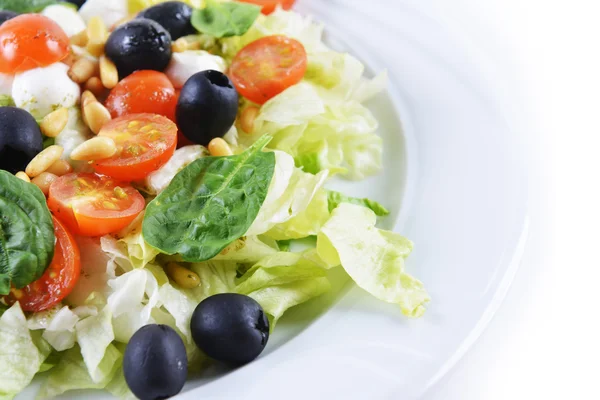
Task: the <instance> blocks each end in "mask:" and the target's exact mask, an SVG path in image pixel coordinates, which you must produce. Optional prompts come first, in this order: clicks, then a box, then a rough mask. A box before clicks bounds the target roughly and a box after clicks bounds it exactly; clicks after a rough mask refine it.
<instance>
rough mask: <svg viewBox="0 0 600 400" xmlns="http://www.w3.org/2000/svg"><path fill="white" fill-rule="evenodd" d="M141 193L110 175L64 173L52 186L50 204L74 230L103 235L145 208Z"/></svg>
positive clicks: (71, 229)
mask: <svg viewBox="0 0 600 400" xmlns="http://www.w3.org/2000/svg"><path fill="white" fill-rule="evenodd" d="M144 206H145V202H144V198H143V197H142V195H141V194H140V193H139V192H138V191H137V190H135V189H134V188H133V187H131V186H129V185H127V184H124V183H121V182H118V181H115V180H114V179H112V178H109V177H108V176H99V175H94V174H87V173H72V174H67V175H63V176H61V177H60V178H58V179H56V180H55V181H54V182H52V185H50V192H49V194H48V207H49V208H50V211H52V213H53V214H54V216H55V217H57V218H59V219H60V220H61V221H62V222H63V223H64V224H65V225H66V226H67V227H68V228H69V230H70V231H71V232H73V233H75V234H77V235H82V236H102V235H106V234H109V233H115V232H118V231H120V230H121V229H123V228H125V227H126V226H127V225H129V223H131V221H133V220H134V219H135V217H137V215H138V214H139V213H140V212H142V210H143V209H144Z"/></svg>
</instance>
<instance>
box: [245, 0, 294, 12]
mask: <svg viewBox="0 0 600 400" xmlns="http://www.w3.org/2000/svg"><path fill="white" fill-rule="evenodd" d="M239 1H241V2H244V3H252V4H256V5H258V6H262V10H261V11H262V13H263V14H271V13H272V12H273V11H275V7H277V5H280V6H281V7H282V8H283V9H284V10H289V9H290V8H292V6H293V5H294V3H295V2H296V0H239Z"/></svg>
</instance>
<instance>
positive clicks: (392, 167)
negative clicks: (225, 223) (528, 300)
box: [22, 0, 528, 400]
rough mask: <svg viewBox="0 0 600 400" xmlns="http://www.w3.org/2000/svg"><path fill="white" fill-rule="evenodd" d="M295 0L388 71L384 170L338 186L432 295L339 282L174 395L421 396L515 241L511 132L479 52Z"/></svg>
mask: <svg viewBox="0 0 600 400" xmlns="http://www.w3.org/2000/svg"><path fill="white" fill-rule="evenodd" d="M299 3H300V4H299V10H300V11H301V12H303V13H308V14H312V15H315V17H316V18H317V19H319V20H322V21H323V22H325V23H326V27H327V35H328V40H329V42H330V44H332V45H333V46H334V47H338V48H340V49H343V50H347V51H349V52H351V53H353V54H354V55H356V56H357V57H358V58H360V59H361V60H363V61H364V62H365V63H366V64H367V65H368V66H369V69H370V72H371V73H373V72H375V71H380V70H382V69H384V68H387V69H388V71H389V75H390V78H391V79H390V80H391V85H390V89H389V91H388V93H387V94H383V95H380V96H379V97H378V98H376V99H374V100H373V101H372V102H371V103H370V104H369V106H370V108H371V109H372V110H373V112H374V113H375V115H376V117H377V118H378V120H379V121H380V124H381V134H382V136H383V138H384V143H385V172H384V173H383V174H382V175H381V176H378V177H375V178H373V179H370V180H369V181H366V182H361V183H360V184H354V183H353V184H347V183H346V184H344V183H342V184H338V185H340V186H339V187H341V188H342V189H343V190H345V191H346V192H349V193H350V194H355V195H362V196H365V195H368V196H370V197H373V198H375V199H377V200H380V201H381V202H382V203H384V205H386V206H388V207H389V208H390V209H391V210H392V215H391V216H390V217H388V219H387V220H386V221H384V222H383V223H382V226H383V227H385V228H388V229H394V230H396V231H398V232H401V233H402V234H404V235H406V236H407V237H409V238H411V239H412V240H413V241H414V242H415V251H414V253H413V254H412V255H411V256H410V257H409V260H408V263H407V269H408V271H409V272H410V273H412V274H414V275H415V276H417V277H418V278H419V279H421V280H422V281H423V282H424V283H425V285H426V287H427V289H428V291H429V293H430V294H431V297H432V302H431V304H430V306H429V308H428V311H427V312H426V314H425V316H424V317H423V318H421V319H418V320H408V319H406V318H405V317H403V316H402V315H401V313H400V311H399V309H398V308H396V307H395V306H392V305H386V304H382V303H381V302H379V301H377V300H375V299H373V298H371V297H370V296H368V295H367V294H365V293H364V292H362V291H361V290H360V289H358V288H356V287H354V286H352V285H346V286H344V285H342V284H340V285H339V287H337V288H336V291H335V292H334V293H333V294H332V295H329V296H328V297H327V298H326V299H325V302H323V299H320V301H319V302H318V303H316V302H313V303H312V304H308V305H307V306H305V307H302V306H301V307H297V308H296V309H294V310H292V311H291V312H290V313H289V315H286V316H285V317H284V318H283V319H282V320H281V321H280V323H279V324H278V326H277V329H276V332H275V334H274V335H273V336H272V338H271V340H270V342H269V345H268V347H267V350H266V351H265V353H264V354H263V355H262V356H261V357H260V358H259V359H258V360H257V361H255V362H253V363H251V364H250V365H247V366H245V367H242V368H240V369H238V370H235V371H233V372H229V373H226V374H223V371H219V370H218V369H216V368H215V369H211V370H209V371H206V373H205V375H204V376H203V377H202V378H201V379H197V380H195V381H193V382H190V383H189V384H188V385H186V388H185V389H184V393H182V394H181V395H180V396H179V398H181V399H189V400H192V399H233V398H235V399H239V398H244V399H253V400H254V399H256V400H263V399H265V398H267V399H271V398H273V399H278V398H285V399H324V398H345V399H364V398H377V399H379V398H402V399H413V398H418V397H421V396H422V394H423V393H425V392H426V391H427V390H428V389H429V388H430V387H431V386H432V385H434V384H435V383H436V382H437V381H439V379H440V378H441V377H442V376H443V375H444V374H445V373H446V372H447V371H448V370H449V369H450V368H451V367H452V366H453V365H454V364H455V363H456V361H458V359H459V358H460V357H461V356H462V355H463V354H464V353H465V351H466V350H467V349H468V348H469V346H470V345H471V344H472V343H473V341H474V340H475V339H476V338H477V337H478V335H479V334H480V333H481V331H482V330H483V328H484V327H485V325H486V324H487V322H488V321H489V319H490V318H491V316H492V314H493V312H494V311H495V309H496V308H497V306H498V304H499V302H500V300H501V299H502V297H503V296H504V294H505V292H506V290H507V288H508V285H509V283H510V281H511V280H512V277H513V275H514V273H515V271H516V267H517V265H518V262H519V258H520V255H521V253H522V248H523V246H524V243H525V240H526V236H527V224H528V222H527V221H528V219H527V191H526V188H527V182H526V173H525V172H524V169H523V166H522V163H521V157H520V150H521V149H520V147H519V146H520V145H519V141H518V140H516V136H515V133H514V132H511V131H510V130H509V129H508V127H507V125H506V122H505V119H504V117H503V116H502V115H501V113H500V112H499V110H498V107H497V102H496V101H495V100H494V91H493V90H492V89H491V86H490V85H488V84H487V79H488V76H487V75H486V71H485V68H483V66H484V65H486V64H485V60H483V59H482V58H481V56H480V55H479V53H477V52H476V51H475V49H473V48H469V47H468V46H465V44H464V42H463V41H461V40H459V38H458V37H457V36H456V35H454V34H452V32H448V31H446V30H444V29H442V28H441V26H440V25H439V24H437V23H436V22H435V20H433V19H431V18H429V17H427V16H426V15H425V14H423V13H422V12H421V11H419V10H418V9H416V8H412V7H415V6H414V5H412V6H408V5H406V4H405V3H403V2H401V1H397V2H396V1H394V2H389V3H388V2H385V1H379V3H382V4H384V5H385V6H383V7H381V6H380V7H373V4H372V2H364V1H362V0H361V1H359V0H343V1H342V0H337V1H331V0H330V1H325V0H301V1H299ZM342 286H344V287H342ZM328 306H331V308H330V309H327V308H328ZM31 394H32V392H31V391H28V392H27V393H24V394H23V395H22V396H23V398H27V397H29V396H30V395H31ZM104 396H105V395H101V394H95V395H94V396H93V397H94V398H102V397H104ZM81 397H82V398H90V397H92V396H89V394H88V393H86V394H84V395H82V396H81ZM65 398H73V395H72V394H70V395H68V396H65Z"/></svg>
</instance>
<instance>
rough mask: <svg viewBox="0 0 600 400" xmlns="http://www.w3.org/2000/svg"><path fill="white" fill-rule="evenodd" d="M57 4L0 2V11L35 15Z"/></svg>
mask: <svg viewBox="0 0 600 400" xmlns="http://www.w3.org/2000/svg"><path fill="white" fill-rule="evenodd" d="M57 3H58V2H57V1H56V0H0V10H10V11H14V12H17V13H21V14H24V13H35V12H39V11H42V10H43V9H44V8H46V7H48V6H50V5H52V4H57Z"/></svg>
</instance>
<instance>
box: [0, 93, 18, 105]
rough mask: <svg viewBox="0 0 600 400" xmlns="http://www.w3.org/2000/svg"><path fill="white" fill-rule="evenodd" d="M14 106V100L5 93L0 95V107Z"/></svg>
mask: <svg viewBox="0 0 600 400" xmlns="http://www.w3.org/2000/svg"><path fill="white" fill-rule="evenodd" d="M8 106H10V107H14V106H15V101H14V100H13V98H12V97H11V96H9V95H7V94H3V95H0V107H8Z"/></svg>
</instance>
